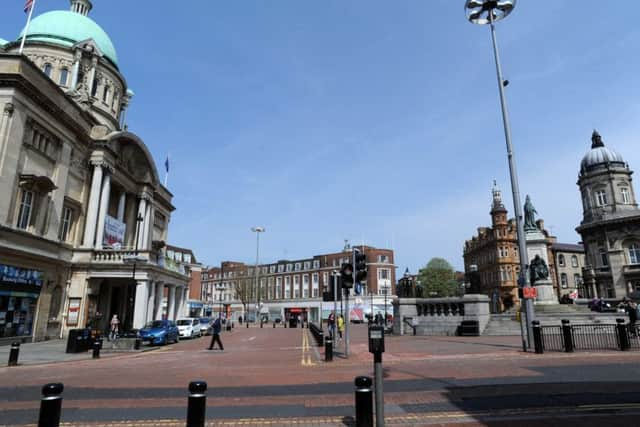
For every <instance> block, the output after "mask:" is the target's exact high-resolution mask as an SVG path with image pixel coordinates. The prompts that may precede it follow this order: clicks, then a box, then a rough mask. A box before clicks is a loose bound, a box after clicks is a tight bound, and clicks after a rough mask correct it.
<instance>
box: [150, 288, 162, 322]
mask: <svg viewBox="0 0 640 427" xmlns="http://www.w3.org/2000/svg"><path fill="white" fill-rule="evenodd" d="M155 296H156V303H155V312H154V313H153V319H152V320H160V319H162V299H163V298H164V283H158V284H156V293H155Z"/></svg>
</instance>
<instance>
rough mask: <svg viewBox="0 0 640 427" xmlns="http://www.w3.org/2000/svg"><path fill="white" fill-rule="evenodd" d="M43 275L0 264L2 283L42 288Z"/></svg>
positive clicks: (38, 272) (39, 272) (35, 271)
mask: <svg viewBox="0 0 640 427" xmlns="http://www.w3.org/2000/svg"><path fill="white" fill-rule="evenodd" d="M42 276H43V273H42V271H38V270H29V269H26V268H20V267H14V266H12V265H5V264H0V283H5V284H17V285H32V286H38V287H40V286H42V282H43V278H42Z"/></svg>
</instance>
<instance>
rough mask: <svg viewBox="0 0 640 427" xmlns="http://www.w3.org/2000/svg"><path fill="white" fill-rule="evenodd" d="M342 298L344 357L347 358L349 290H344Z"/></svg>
mask: <svg viewBox="0 0 640 427" xmlns="http://www.w3.org/2000/svg"><path fill="white" fill-rule="evenodd" d="M344 297H345V299H344V311H345V313H344V314H345V316H344V356H345V357H349V323H351V322H350V321H349V288H345V290H344Z"/></svg>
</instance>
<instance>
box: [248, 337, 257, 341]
mask: <svg viewBox="0 0 640 427" xmlns="http://www.w3.org/2000/svg"><path fill="white" fill-rule="evenodd" d="M255 339H256V337H249V339H248V340H247V341H253V340H255Z"/></svg>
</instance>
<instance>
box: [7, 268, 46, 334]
mask: <svg viewBox="0 0 640 427" xmlns="http://www.w3.org/2000/svg"><path fill="white" fill-rule="evenodd" d="M43 275H44V274H43V272H42V271H39V270H33V269H27V268H21V267H17V266H13V265H7V264H0V338H8V337H21V338H22V337H31V336H33V332H34V323H35V321H36V310H37V307H38V298H39V297H40V291H41V289H42V285H43Z"/></svg>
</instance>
